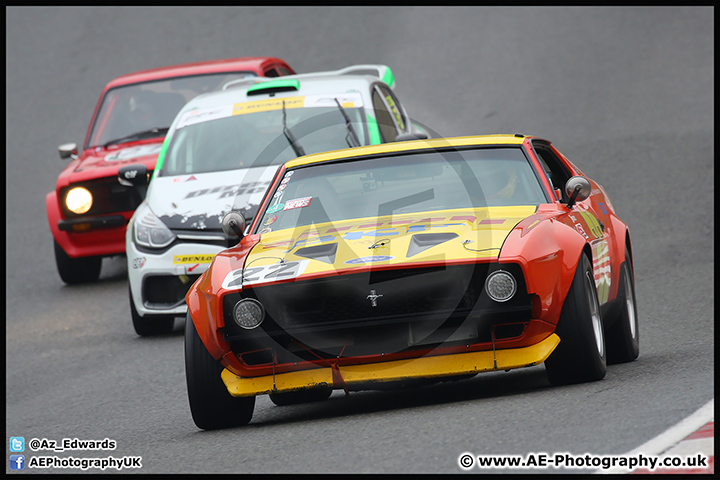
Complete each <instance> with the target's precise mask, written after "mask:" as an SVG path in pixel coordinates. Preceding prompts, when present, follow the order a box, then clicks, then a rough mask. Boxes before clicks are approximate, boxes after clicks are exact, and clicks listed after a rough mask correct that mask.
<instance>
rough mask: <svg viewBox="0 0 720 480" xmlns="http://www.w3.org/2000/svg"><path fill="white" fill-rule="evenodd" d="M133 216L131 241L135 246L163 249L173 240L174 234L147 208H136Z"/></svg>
mask: <svg viewBox="0 0 720 480" xmlns="http://www.w3.org/2000/svg"><path fill="white" fill-rule="evenodd" d="M135 216H136V219H135V221H134V222H133V240H134V241H135V243H136V244H138V245H142V246H144V247H149V248H163V247H166V246H168V245H170V244H171V243H172V242H173V240H175V234H173V233H172V231H170V229H169V228H168V227H166V226H165V224H164V223H163V222H162V221H161V220H160V219H159V218H157V217H156V216H155V215H154V214H153V213H152V212H151V211H150V209H149V208H147V206H146V207H144V208H143V207H142V206H141V207H140V208H138V210H137V211H136V212H135Z"/></svg>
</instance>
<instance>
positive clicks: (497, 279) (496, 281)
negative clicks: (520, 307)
mask: <svg viewBox="0 0 720 480" xmlns="http://www.w3.org/2000/svg"><path fill="white" fill-rule="evenodd" d="M485 291H486V292H487V294H488V295H489V296H490V298H492V299H493V300H495V301H496V302H507V301H508V300H510V299H511V298H512V297H513V295H515V292H516V291H517V282H516V281H515V277H513V276H512V275H511V274H510V273H509V272H506V271H505V270H496V271H494V272H492V273H491V274H490V275H488V277H487V280H485Z"/></svg>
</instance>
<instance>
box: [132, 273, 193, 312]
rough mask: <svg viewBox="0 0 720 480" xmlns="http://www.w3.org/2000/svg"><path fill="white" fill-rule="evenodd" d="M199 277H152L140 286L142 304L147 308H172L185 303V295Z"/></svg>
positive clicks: (147, 278)
mask: <svg viewBox="0 0 720 480" xmlns="http://www.w3.org/2000/svg"><path fill="white" fill-rule="evenodd" d="M199 277H200V275H181V276H179V277H177V276H174V275H154V276H150V277H146V278H145V279H144V280H143V284H142V293H143V302H144V304H145V307H147V308H172V307H176V306H178V305H180V304H182V303H183V302H184V301H185V294H186V293H187V291H188V289H190V286H191V285H192V284H193V283H194V282H195V280H197V279H198V278H199Z"/></svg>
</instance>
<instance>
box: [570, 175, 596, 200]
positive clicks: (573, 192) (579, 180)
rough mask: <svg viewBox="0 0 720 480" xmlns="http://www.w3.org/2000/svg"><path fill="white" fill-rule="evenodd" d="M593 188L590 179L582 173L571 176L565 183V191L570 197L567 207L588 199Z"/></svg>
mask: <svg viewBox="0 0 720 480" xmlns="http://www.w3.org/2000/svg"><path fill="white" fill-rule="evenodd" d="M591 188H592V187H591V186H590V180H588V179H587V178H585V177H583V176H580V175H576V176H574V177H570V179H568V181H567V182H566V183H565V193H567V195H568V197H570V199H569V200H568V203H567V207H568V208H572V207H573V205H575V204H576V203H577V202H582V201H583V200H585V199H587V198H588V197H589V196H590V192H591Z"/></svg>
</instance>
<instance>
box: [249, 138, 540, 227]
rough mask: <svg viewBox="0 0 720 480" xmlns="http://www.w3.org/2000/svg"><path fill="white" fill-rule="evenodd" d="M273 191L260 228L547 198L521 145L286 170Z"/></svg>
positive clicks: (436, 152)
mask: <svg viewBox="0 0 720 480" xmlns="http://www.w3.org/2000/svg"><path fill="white" fill-rule="evenodd" d="M272 195H273V196H272V201H271V203H270V205H269V206H268V208H267V209H266V210H265V212H264V213H263V216H262V219H261V221H260V223H259V224H258V225H259V227H258V230H260V231H262V230H263V229H267V228H271V229H272V230H274V231H275V230H281V229H285V228H294V227H300V226H305V225H310V224H312V223H325V222H336V221H342V220H348V219H355V218H358V219H359V218H371V217H383V216H386V215H399V214H404V213H416V212H432V211H436V210H451V209H462V208H479V207H491V206H510V205H535V206H537V205H539V204H540V203H545V202H547V199H546V197H545V195H544V193H543V189H542V187H541V184H540V181H539V179H538V177H537V176H536V175H535V173H534V170H533V168H532V167H531V165H530V163H529V162H528V160H527V158H526V157H525V155H524V154H523V151H522V149H521V148H520V147H508V148H504V147H503V148H479V149H472V150H445V151H432V152H422V153H412V154H403V155H393V156H384V157H379V158H368V159H365V160H356V161H351V162H338V163H333V164H316V165H310V166H306V167H299V168H296V169H292V170H289V171H287V172H286V174H285V177H284V178H283V179H282V182H281V184H280V185H279V186H278V187H277V190H275V191H274V192H272ZM266 231H267V230H266Z"/></svg>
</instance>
